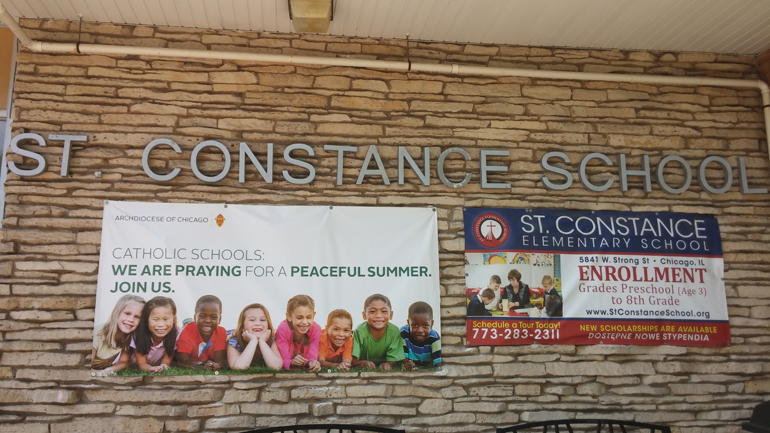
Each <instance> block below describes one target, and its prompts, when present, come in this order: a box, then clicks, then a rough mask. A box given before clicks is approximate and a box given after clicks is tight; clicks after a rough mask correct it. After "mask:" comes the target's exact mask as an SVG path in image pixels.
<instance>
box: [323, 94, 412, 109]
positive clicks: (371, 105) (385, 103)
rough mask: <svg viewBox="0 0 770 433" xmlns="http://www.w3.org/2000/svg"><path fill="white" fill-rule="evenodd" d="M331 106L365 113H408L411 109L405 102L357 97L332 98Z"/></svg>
mask: <svg viewBox="0 0 770 433" xmlns="http://www.w3.org/2000/svg"><path fill="white" fill-rule="evenodd" d="M331 106H332V107H338V108H350V109H354V110H363V111H406V110H408V109H409V105H408V104H407V103H406V102H404V101H391V100H384V99H372V98H362V97H357V96H332V100H331Z"/></svg>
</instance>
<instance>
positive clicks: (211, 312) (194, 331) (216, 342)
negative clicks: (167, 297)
mask: <svg viewBox="0 0 770 433" xmlns="http://www.w3.org/2000/svg"><path fill="white" fill-rule="evenodd" d="M221 320H222V301H220V300H219V298H217V297H216V296H213V295H205V296H201V297H200V298H199V299H198V301H197V302H196V303H195V316H194V317H193V321H192V322H191V323H189V324H188V325H187V326H185V327H184V329H183V330H182V334H181V335H180V336H179V341H178V342H177V353H176V361H177V362H178V363H179V366H180V367H186V368H193V369H206V370H219V369H221V368H222V367H223V366H224V365H225V346H226V345H227V331H225V328H223V327H221V326H219V322H220V321H221Z"/></svg>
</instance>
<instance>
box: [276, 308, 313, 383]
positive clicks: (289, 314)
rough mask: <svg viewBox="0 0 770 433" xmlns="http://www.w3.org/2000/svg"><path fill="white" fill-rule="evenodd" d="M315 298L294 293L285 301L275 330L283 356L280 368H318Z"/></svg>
mask: <svg viewBox="0 0 770 433" xmlns="http://www.w3.org/2000/svg"><path fill="white" fill-rule="evenodd" d="M313 318H315V302H314V301H313V298H311V297H310V296H307V295H297V296H295V297H293V298H291V299H289V303H288V304H287V305H286V320H284V321H283V322H281V324H280V325H278V329H277V330H276V331H275V342H276V344H277V345H278V350H279V352H280V353H281V358H283V368H285V369H287V370H289V369H295V370H296V369H300V368H305V369H308V370H310V371H318V370H320V369H321V363H320V362H318V345H319V344H320V342H321V327H320V326H319V325H318V324H317V323H315V322H314V321H313Z"/></svg>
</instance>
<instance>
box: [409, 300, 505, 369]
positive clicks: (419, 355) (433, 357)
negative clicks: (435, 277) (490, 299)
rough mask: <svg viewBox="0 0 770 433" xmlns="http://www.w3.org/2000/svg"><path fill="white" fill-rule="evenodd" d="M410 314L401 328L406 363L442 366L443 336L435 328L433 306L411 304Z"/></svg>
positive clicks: (421, 303) (417, 303) (418, 303)
mask: <svg viewBox="0 0 770 433" xmlns="http://www.w3.org/2000/svg"><path fill="white" fill-rule="evenodd" d="M486 290H490V289H486ZM408 314H409V319H408V320H407V322H406V326H404V327H403V328H401V338H403V340H404V356H405V357H406V361H404V362H405V364H407V363H408V364H412V365H415V366H422V367H439V366H441V337H439V335H438V333H437V332H436V331H434V330H433V308H431V306H430V305H428V303H427V302H422V301H418V302H415V303H413V304H412V305H410V306H409V313H408Z"/></svg>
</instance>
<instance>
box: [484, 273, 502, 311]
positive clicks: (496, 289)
mask: <svg viewBox="0 0 770 433" xmlns="http://www.w3.org/2000/svg"><path fill="white" fill-rule="evenodd" d="M502 284H503V280H502V279H501V278H500V276H499V275H492V276H491V277H489V284H487V288H488V289H491V290H492V292H493V293H494V294H495V299H494V301H493V302H492V303H491V304H487V305H486V306H485V308H486V309H487V310H498V311H499V310H500V308H498V307H499V306H500V285H502Z"/></svg>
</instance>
